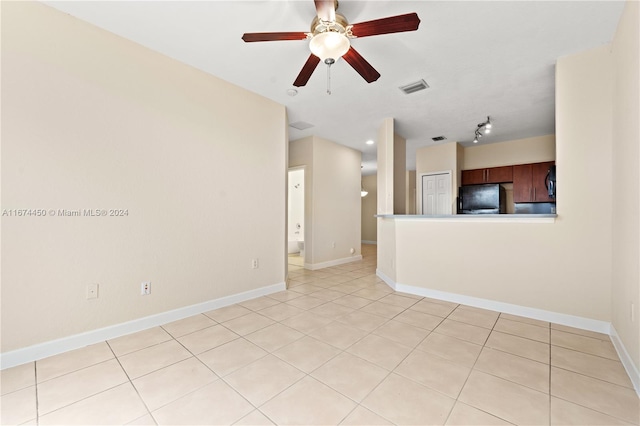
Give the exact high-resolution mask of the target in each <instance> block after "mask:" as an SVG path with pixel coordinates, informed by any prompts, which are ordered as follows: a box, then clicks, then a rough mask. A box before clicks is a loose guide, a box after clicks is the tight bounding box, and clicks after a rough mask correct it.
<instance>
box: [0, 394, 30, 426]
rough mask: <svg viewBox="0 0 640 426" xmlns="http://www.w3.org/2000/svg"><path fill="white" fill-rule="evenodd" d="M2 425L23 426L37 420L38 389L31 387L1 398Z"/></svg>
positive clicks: (0, 416)
mask: <svg viewBox="0 0 640 426" xmlns="http://www.w3.org/2000/svg"><path fill="white" fill-rule="evenodd" d="M0 408H2V410H0V424H3V425H12V424H21V423H25V422H28V421H30V420H32V419H35V418H36V417H37V415H38V413H37V411H36V388H35V386H29V387H27V388H23V389H20V390H17V391H14V392H11V393H6V394H4V395H2V396H0Z"/></svg>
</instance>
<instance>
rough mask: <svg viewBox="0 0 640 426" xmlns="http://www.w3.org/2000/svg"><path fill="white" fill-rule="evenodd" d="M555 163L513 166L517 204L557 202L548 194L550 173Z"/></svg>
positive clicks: (514, 194) (514, 198)
mask: <svg viewBox="0 0 640 426" xmlns="http://www.w3.org/2000/svg"><path fill="white" fill-rule="evenodd" d="M554 164H555V162H554V161H547V162H544V163H533V164H520V165H517V166H513V201H514V202H515V203H539V202H555V199H554V198H551V197H549V194H548V189H547V185H548V181H547V179H548V173H549V168H550V167H551V166H552V165H554Z"/></svg>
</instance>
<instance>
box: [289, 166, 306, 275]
mask: <svg viewBox="0 0 640 426" xmlns="http://www.w3.org/2000/svg"><path fill="white" fill-rule="evenodd" d="M304 171H305V170H304V167H292V168H290V169H289V191H288V194H289V195H288V201H287V209H288V224H287V241H288V246H287V253H288V257H289V258H288V266H289V271H294V270H297V269H303V268H304V263H305V262H304V259H305V239H304V230H305V226H304V225H305V223H304V193H305V187H304Z"/></svg>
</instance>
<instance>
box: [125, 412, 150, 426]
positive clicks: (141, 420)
mask: <svg viewBox="0 0 640 426" xmlns="http://www.w3.org/2000/svg"><path fill="white" fill-rule="evenodd" d="M126 424H127V425H137V426H149V425H155V424H156V421H155V420H154V419H153V417H151V414H145V415H144V416H142V417H138V418H137V419H135V420H132V421H130V422H129V423H126Z"/></svg>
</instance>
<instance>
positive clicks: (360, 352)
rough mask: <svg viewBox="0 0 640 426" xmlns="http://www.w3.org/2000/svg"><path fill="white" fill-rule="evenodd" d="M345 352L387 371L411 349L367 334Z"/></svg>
mask: <svg viewBox="0 0 640 426" xmlns="http://www.w3.org/2000/svg"><path fill="white" fill-rule="evenodd" d="M347 352H349V353H351V354H352V355H356V356H359V357H360V358H364V359H366V360H367V361H370V362H372V363H374V364H376V365H378V366H380V367H382V368H386V369H387V370H393V369H394V368H395V367H396V366H397V365H398V364H400V362H401V361H402V360H403V359H404V358H405V357H406V356H407V355H408V354H409V352H411V348H410V347H408V346H405V345H401V344H400V343H396V342H392V341H391V340H389V339H385V338H384V337H380V336H376V335H373V334H369V335H368V336H365V337H364V338H363V339H362V340H360V341H358V342H357V343H355V344H354V345H353V346H351V347H350V348H349V349H347Z"/></svg>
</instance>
